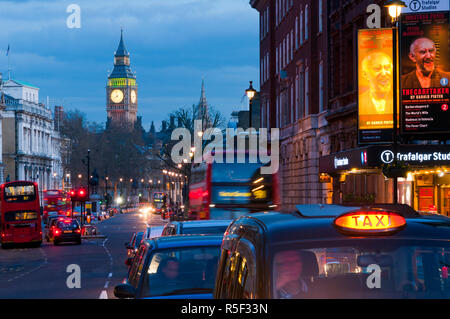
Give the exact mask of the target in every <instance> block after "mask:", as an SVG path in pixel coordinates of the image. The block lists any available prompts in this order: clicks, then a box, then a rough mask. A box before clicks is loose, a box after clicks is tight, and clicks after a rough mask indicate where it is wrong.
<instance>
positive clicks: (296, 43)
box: [295, 17, 300, 50]
mask: <svg viewBox="0 0 450 319" xmlns="http://www.w3.org/2000/svg"><path fill="white" fill-rule="evenodd" d="M299 20H300V19H299V17H297V18H295V49H296V50H298V43H299V41H298V23H299Z"/></svg>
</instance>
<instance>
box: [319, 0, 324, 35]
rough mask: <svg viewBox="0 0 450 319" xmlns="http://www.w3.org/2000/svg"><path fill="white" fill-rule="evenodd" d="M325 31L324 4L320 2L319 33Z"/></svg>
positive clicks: (320, 0)
mask: <svg viewBox="0 0 450 319" xmlns="http://www.w3.org/2000/svg"><path fill="white" fill-rule="evenodd" d="M322 31H323V3H322V0H319V32H322Z"/></svg>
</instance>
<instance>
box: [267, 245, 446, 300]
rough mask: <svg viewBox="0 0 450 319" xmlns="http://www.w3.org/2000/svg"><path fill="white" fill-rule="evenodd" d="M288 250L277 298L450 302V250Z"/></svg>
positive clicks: (277, 265) (277, 272)
mask: <svg viewBox="0 0 450 319" xmlns="http://www.w3.org/2000/svg"><path fill="white" fill-rule="evenodd" d="M286 248H287V247H283V248H282V249H283V250H281V248H280V250H279V251H278V252H277V253H276V254H275V255H274V259H273V265H272V274H273V276H272V278H273V287H274V288H273V295H274V298H276V299H303V298H314V299H317V298H318V299H322V298H327V299H329V298H333V299H336V298H343V299H352V298H357V299H359V298H377V299H378V298H383V299H384V298H418V299H428V298H433V299H435V298H439V299H440V298H450V279H449V276H448V268H449V267H450V244H449V243H448V242H433V243H432V244H427V243H425V241H421V242H418V241H417V242H416V241H413V240H410V241H408V242H405V241H395V240H392V239H391V240H389V241H388V242H382V241H379V240H378V241H377V243H374V242H370V241H367V242H365V243H362V241H359V242H354V243H353V244H351V243H350V242H347V241H346V242H345V245H343V246H338V245H337V244H336V243H335V244H330V245H317V246H316V247H312V246H309V247H308V245H305V246H304V247H299V246H297V247H292V248H290V249H286Z"/></svg>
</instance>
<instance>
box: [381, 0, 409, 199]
mask: <svg viewBox="0 0 450 319" xmlns="http://www.w3.org/2000/svg"><path fill="white" fill-rule="evenodd" d="M384 6H385V7H386V8H388V10H389V15H390V16H391V18H392V24H393V28H392V31H393V32H392V44H393V60H394V69H393V78H394V81H393V82H394V84H393V91H394V94H393V95H394V101H393V113H394V121H393V122H394V129H393V133H392V142H393V149H394V162H393V165H394V167H396V166H397V151H398V130H397V129H398V119H397V117H398V112H397V108H398V106H397V101H398V92H397V91H398V86H397V74H398V54H397V46H398V43H397V42H398V40H397V39H398V25H399V18H400V15H401V13H402V8H405V7H406V4H405V2H403V1H401V0H388V1H386V3H385V4H384ZM397 203H398V177H397V176H395V177H394V204H397Z"/></svg>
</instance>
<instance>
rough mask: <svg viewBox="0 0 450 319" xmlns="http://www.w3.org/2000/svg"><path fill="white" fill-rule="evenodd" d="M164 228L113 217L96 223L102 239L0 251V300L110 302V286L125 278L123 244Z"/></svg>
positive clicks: (155, 220)
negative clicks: (149, 228)
mask: <svg viewBox="0 0 450 319" xmlns="http://www.w3.org/2000/svg"><path fill="white" fill-rule="evenodd" d="M166 222H167V221H164V220H162V219H161V217H160V216H159V215H153V214H151V215H150V216H149V218H148V219H147V220H145V219H144V218H143V217H141V216H140V214H139V213H137V212H130V213H126V214H117V215H115V216H113V217H111V218H109V219H106V220H103V221H101V222H98V223H96V227H97V229H98V233H99V234H101V235H104V236H105V237H104V238H86V239H83V241H82V244H81V245H75V244H71V243H67V244H66V243H64V244H61V245H58V246H54V245H53V243H47V242H45V241H44V242H43V244H42V245H41V247H40V248H28V247H17V248H12V249H6V250H5V249H0V299H4V298H13V299H99V298H101V299H106V298H115V297H114V286H115V285H117V284H120V283H121V282H122V281H123V280H124V279H125V278H126V276H127V272H128V268H127V266H126V265H125V260H126V255H127V252H126V249H125V243H126V242H128V241H129V240H130V239H131V236H132V234H133V233H134V232H137V231H144V230H145V229H146V227H147V226H148V225H149V226H155V225H164V224H165V223H166ZM78 270H79V272H78ZM78 273H79V274H80V276H79V277H76V275H77V274H78ZM78 279H79V280H78ZM77 283H79V284H80V285H79V287H77Z"/></svg>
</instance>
